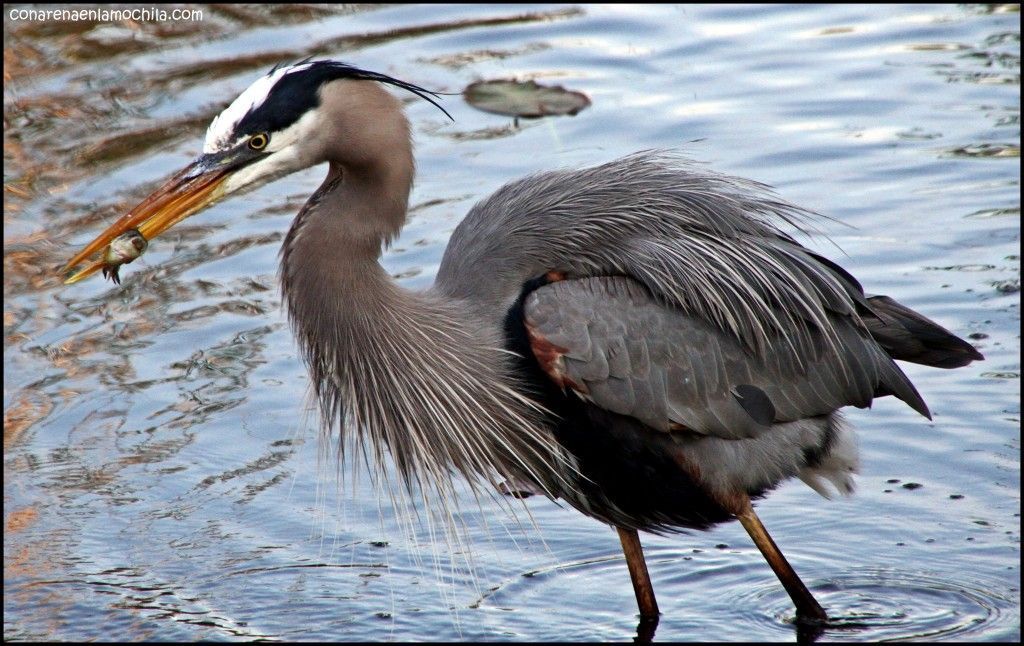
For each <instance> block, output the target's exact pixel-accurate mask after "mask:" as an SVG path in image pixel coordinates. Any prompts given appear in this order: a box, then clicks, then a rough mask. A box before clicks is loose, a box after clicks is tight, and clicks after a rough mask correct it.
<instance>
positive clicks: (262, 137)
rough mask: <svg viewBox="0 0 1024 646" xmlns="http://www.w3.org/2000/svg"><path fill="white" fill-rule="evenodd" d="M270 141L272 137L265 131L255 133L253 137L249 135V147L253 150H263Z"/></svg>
mask: <svg viewBox="0 0 1024 646" xmlns="http://www.w3.org/2000/svg"><path fill="white" fill-rule="evenodd" d="M269 143H270V137H268V136H267V135H266V134H265V133H262V132H261V133H260V134H258V135H253V136H252V137H249V147H250V148H252V149H253V150H263V149H264V148H266V147H267V144H269Z"/></svg>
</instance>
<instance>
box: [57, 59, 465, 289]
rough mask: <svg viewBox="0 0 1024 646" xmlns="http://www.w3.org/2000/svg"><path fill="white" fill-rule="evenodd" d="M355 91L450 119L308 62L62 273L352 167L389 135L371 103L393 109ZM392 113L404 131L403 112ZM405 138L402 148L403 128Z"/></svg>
mask: <svg viewBox="0 0 1024 646" xmlns="http://www.w3.org/2000/svg"><path fill="white" fill-rule="evenodd" d="M352 81H377V82H378V83H384V84H388V85H393V86H395V87H399V88H402V89H405V90H408V91H410V92H412V93H414V94H416V95H418V96H420V97H422V98H424V99H426V100H427V101H430V102H431V103H433V104H434V105H435V106H437V107H438V108H439V109H440V110H441V111H442V112H445V114H448V113H447V112H446V111H445V110H444V108H442V107H441V106H440V105H438V103H437V102H436V101H435V100H434V98H432V97H434V96H436V95H435V94H434V93H432V92H430V91H429V90H425V89H423V88H421V87H419V86H416V85H413V84H411V83H406V82H404V81H400V80H398V79H395V78H392V77H390V76H387V75H384V74H380V73H377V72H369V71H367V70H362V69H359V68H357V67H353V66H351V65H347V64H345V63H340V62H337V61H306V62H302V63H298V64H295V65H290V66H287V67H279V68H275V69H273V70H271V71H270V72H269V73H267V74H266V75H264V76H262V77H260V78H259V79H257V80H256V82H254V83H253V84H252V85H250V86H249V87H248V88H247V89H246V90H245V91H244V92H242V93H241V94H240V95H239V96H238V98H236V99H235V100H234V101H232V102H231V104H230V105H229V106H228V107H227V108H225V109H224V110H223V111H222V112H221V113H220V114H219V115H217V117H215V118H214V119H213V121H212V122H211V123H210V127H209V129H208V130H207V132H206V140H205V142H204V144H203V152H202V154H201V155H200V156H199V157H198V158H197V159H195V160H194V161H193V162H192V163H191V164H189V165H188V166H186V167H185V168H183V169H182V170H180V171H179V172H178V173H176V174H175V175H174V176H173V177H171V178H170V179H169V180H168V181H167V182H166V183H165V184H164V185H163V186H161V187H160V188H158V189H157V190H156V191H155V192H154V193H153V194H151V195H150V196H149V197H147V198H146V199H145V200H143V201H142V202H141V203H139V204H138V205H137V206H136V207H135V208H134V209H132V210H131V211H129V212H128V213H127V214H125V215H124V216H122V217H121V218H120V219H118V220H117V221H116V222H115V223H114V224H113V225H111V226H110V227H109V228H107V230H106V231H104V232H103V233H102V234H100V235H99V236H97V237H96V239H95V240H93V241H92V242H91V243H89V244H88V245H86V247H85V248H83V249H82V250H81V251H80V252H79V253H78V254H76V255H75V256H74V257H73V258H72V259H71V260H70V261H69V262H68V264H67V266H66V267H65V271H68V270H70V269H72V268H73V267H75V266H76V265H78V264H79V263H81V262H82V261H83V260H86V259H87V258H89V257H90V256H92V255H94V254H96V253H97V252H98V251H100V250H101V249H102V248H103V247H104V246H105V245H107V244H109V243H110V242H111V241H112V240H114V239H115V238H117V236H119V235H121V234H123V233H124V232H125V231H128V230H131V229H137V230H138V232H139V233H141V234H142V236H143V237H144V238H145V240H147V241H148V240H152V239H153V238H155V237H156V236H158V235H160V234H161V233H163V232H164V231H166V230H167V229H169V228H171V227H172V226H174V225H175V224H177V223H178V222H181V221H182V220H184V219H185V218H187V217H189V216H191V215H194V214H195V213H198V212H200V211H202V210H203V209H205V208H207V207H209V206H210V205H212V204H214V203H215V202H217V201H219V200H221V199H223V198H224V197H227V196H229V195H233V194H236V193H244V192H246V191H250V190H252V189H255V188H258V187H260V186H263V185H264V184H267V183H269V182H272V181H273V180H275V179H279V178H281V177H284V176H285V175H289V174H291V173H294V172H296V171H299V170H302V169H304V168H308V167H310V166H314V165H316V164H320V163H323V162H328V161H329V162H337V163H339V164H342V165H344V164H345V163H346V162H347V161H348V157H347V156H351V158H352V160H353V162H354V163H358V160H359V155H360V153H361V151H363V150H365V148H366V145H367V143H368V140H369V138H372V137H376V138H377V139H378V140H380V139H382V137H383V135H385V134H393V133H391V132H390V131H389V130H387V125H386V123H385V124H382V123H381V122H382V116H383V115H382V114H381V112H382V111H381V110H380V106H379V105H378V103H377V102H378V101H391V102H394V99H393V98H392V97H390V95H388V94H387V93H386V92H384V91H383V90H382V89H381V88H379V86H378V83H351V82H352ZM389 112H390V113H391V114H392V116H393V117H394V118H396V119H399V120H400V121H401V122H402V123H404V117H403V116H402V115H401V110H400V109H398V108H394V109H392V110H390V111H389ZM391 130H392V131H393V130H394V129H391ZM400 130H401V129H400ZM403 136H405V137H406V139H408V133H407V127H406V128H405V129H404V134H403ZM103 266H104V263H103V260H102V259H96V260H94V261H92V262H91V263H89V264H86V265H85V266H83V267H81V268H80V269H79V270H78V271H76V272H75V273H74V274H72V275H70V276H68V277H67V278H66V279H65V281H64V282H65V283H67V284H70V283H74V282H78V281H79V280H81V279H83V278H85V277H86V276H89V275H91V274H93V273H95V272H96V271H98V270H99V269H100V268H102V267H103Z"/></svg>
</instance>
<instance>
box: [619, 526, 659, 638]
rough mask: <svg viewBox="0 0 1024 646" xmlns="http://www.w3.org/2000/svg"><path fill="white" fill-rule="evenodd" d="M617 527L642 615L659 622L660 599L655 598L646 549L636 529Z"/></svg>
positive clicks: (643, 617)
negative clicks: (645, 558)
mask: <svg viewBox="0 0 1024 646" xmlns="http://www.w3.org/2000/svg"><path fill="white" fill-rule="evenodd" d="M615 529H616V530H618V532H619V540H620V541H621V542H622V552H623V553H624V554H625V555H626V565H627V566H629V578H630V579H632V580H633V592H635V593H636V604H637V606H639V608H640V617H641V618H642V619H645V620H648V621H651V620H653V621H654V622H657V620H658V615H659V614H660V613H659V612H658V601H657V600H656V599H655V598H654V586H652V585H651V575H650V574H648V573H647V562H646V561H645V560H644V550H643V548H642V547H641V546H640V537H639V536H638V535H637V533H636V530H635V529H623V528H621V527H616V528H615Z"/></svg>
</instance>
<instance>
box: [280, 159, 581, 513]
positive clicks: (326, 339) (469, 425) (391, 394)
mask: <svg viewBox="0 0 1024 646" xmlns="http://www.w3.org/2000/svg"><path fill="white" fill-rule="evenodd" d="M410 179H411V174H409V175H403V174H402V173H392V174H388V173H384V174H379V173H378V174H374V173H373V172H370V170H369V169H368V167H364V168H362V169H361V170H356V171H353V170H351V169H349V168H346V167H338V166H332V167H331V170H330V172H329V173H328V176H327V179H326V180H325V182H324V184H323V185H322V186H321V187H320V188H319V189H318V190H317V192H316V193H315V194H314V195H313V196H312V197H311V198H310V200H309V202H308V203H307V204H306V206H305V207H304V208H303V209H302V211H301V212H300V213H299V215H298V217H297V218H296V219H295V222H294V223H293V225H292V228H291V230H290V231H289V232H288V235H287V237H286V239H285V242H284V246H283V249H282V260H281V271H282V290H283V292H284V297H285V301H286V303H287V309H288V314H289V318H290V319H291V322H292V326H293V328H294V329H295V333H296V336H297V338H298V340H299V344H300V346H301V348H302V352H303V356H304V359H305V361H306V364H307V366H308V367H309V370H310V374H311V377H312V387H313V390H314V392H315V393H316V395H317V399H318V401H319V404H320V411H321V415H322V422H323V427H324V428H325V429H328V430H329V429H332V428H334V427H335V425H336V424H338V423H339V421H340V426H341V431H342V446H344V443H345V441H346V438H348V439H354V440H355V441H356V442H357V445H358V444H362V446H363V447H364V448H372V452H373V455H374V456H375V460H374V462H375V466H376V468H378V470H383V464H384V460H383V455H384V450H385V447H386V449H387V450H388V452H390V453H391V455H392V457H393V459H394V462H395V464H396V465H397V467H398V471H399V473H400V474H401V475H402V477H403V480H404V481H405V483H406V485H407V486H409V487H413V486H414V485H419V486H421V487H425V488H430V489H436V490H437V493H438V494H439V498H440V499H441V501H442V507H443V508H444V510H445V511H447V512H450V511H451V510H450V509H448V508H447V502H445V501H447V500H450V499H451V495H452V492H453V489H452V481H451V473H452V471H453V470H455V471H458V472H460V473H461V474H462V475H463V476H464V477H466V478H467V479H468V480H469V481H470V482H471V483H476V482H479V481H480V480H481V479H484V480H487V481H490V482H491V483H492V484H496V482H497V481H496V480H495V478H498V479H501V478H504V479H508V480H517V481H521V480H524V479H525V480H527V481H532V482H535V483H537V484H539V485H540V486H541V487H542V488H543V489H545V490H546V491H548V492H549V493H551V494H552V495H554V494H553V492H554V491H556V490H557V489H559V488H563V487H564V486H566V485H565V484H564V483H565V479H564V478H563V477H562V475H561V474H563V473H565V472H566V470H567V469H569V467H568V466H567V465H566V458H565V457H564V456H563V454H562V453H561V449H560V448H559V447H558V445H557V443H556V442H555V440H554V439H553V437H552V436H551V435H550V432H549V431H548V429H547V427H546V426H544V425H543V423H542V414H541V412H540V411H539V409H538V408H537V406H536V405H535V404H534V403H533V402H532V401H531V400H529V399H528V398H526V397H524V396H523V395H522V394H521V393H520V392H518V390H517V389H516V382H515V380H514V378H513V377H512V376H511V369H510V366H509V364H508V355H507V353H506V352H505V351H504V350H503V349H502V345H503V343H502V339H501V335H500V331H499V330H497V329H495V328H491V327H488V326H487V325H484V324H481V323H480V322H479V321H478V320H476V319H475V318H474V316H473V314H472V312H471V311H470V310H469V309H468V308H467V307H466V306H465V305H464V304H463V303H462V302H460V301H457V300H454V299H451V298H448V297H445V296H442V295H441V294H438V293H435V292H433V291H428V292H423V293H414V292H410V291H407V290H405V289H403V288H401V287H400V286H399V285H397V284H396V283H395V282H394V281H393V280H392V279H391V277H390V276H389V275H388V274H387V272H386V271H385V270H384V268H383V267H382V266H381V265H380V263H379V261H378V259H379V256H380V253H381V248H382V246H383V245H384V244H386V242H387V241H388V240H389V239H390V238H391V237H393V236H394V235H395V234H396V233H397V232H398V229H399V228H401V224H402V222H403V220H404V218H405V212H406V209H405V207H406V201H407V199H408V190H409V183H410V182H409V180H410Z"/></svg>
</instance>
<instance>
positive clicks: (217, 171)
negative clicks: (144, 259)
mask: <svg viewBox="0 0 1024 646" xmlns="http://www.w3.org/2000/svg"><path fill="white" fill-rule="evenodd" d="M232 170H234V169H233V168H231V166H230V165H227V164H224V163H223V160H215V159H211V157H210V156H203V157H200V158H199V159H197V160H196V161H194V162H193V163H191V164H189V165H188V166H186V167H185V168H183V169H182V170H181V171H180V172H178V174H176V175H175V176H174V177H172V178H171V179H169V180H167V182H166V183H165V184H164V185H163V186H161V187H160V188H158V189H157V190H156V191H155V192H154V193H153V194H152V195H150V196H149V197H147V198H146V199H144V200H143V201H142V202H141V203H140V204H139V205H138V206H136V207H135V208H134V209H132V210H131V211H129V212H128V213H126V214H125V215H123V216H121V218H120V219H118V220H117V222H115V223H114V224H112V225H110V226H109V227H108V228H107V230H106V231H104V232H103V233H101V234H100V235H99V236H97V237H96V239H95V240H93V241H92V242H90V243H89V244H87V245H86V246H85V248H83V249H82V250H81V251H79V252H78V253H77V254H75V257H74V258H72V259H71V260H69V261H68V263H67V265H65V267H64V269H63V273H65V274H67V272H69V271H71V270H72V269H73V268H75V267H76V266H77V265H78V264H79V263H81V262H82V261H83V260H86V259H87V258H89V257H90V256H92V255H94V254H96V252H98V251H100V250H101V249H103V248H104V247H106V246H107V245H108V244H110V242H111V241H112V240H114V238H116V237H117V236H119V235H121V234H122V233H124V232H126V231H128V230H130V229H137V230H138V231H139V233H141V234H142V236H143V237H144V238H145V239H146V240H152V239H153V238H155V237H157V236H158V235H160V234H161V233H163V232H164V231H166V230H167V229H170V228H171V227H172V226H174V225H175V224H177V223H179V222H181V221H182V220H184V219H185V218H187V217H188V216H190V215H193V214H195V213H197V212H199V211H201V210H202V209H203V208H205V207H206V206H209V205H210V204H211V203H213V202H215V201H216V200H217V199H218V198H220V197H221V195H222V194H223V188H222V185H223V183H224V180H225V179H227V177H228V175H229V174H230V173H231V171H232ZM103 266H104V260H103V258H102V257H99V258H95V259H93V260H92V261H90V262H89V263H87V264H86V265H84V266H82V267H80V268H78V270H77V271H75V272H74V273H73V274H70V275H68V276H67V277H66V278H65V279H64V284H65V285H71V284H72V283H77V282H78V281H80V280H82V279H83V278H86V277H88V276H91V275H92V274H94V273H96V272H97V271H99V270H100V269H101V268H102V267H103Z"/></svg>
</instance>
